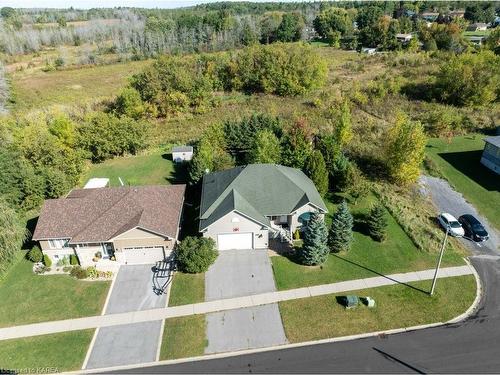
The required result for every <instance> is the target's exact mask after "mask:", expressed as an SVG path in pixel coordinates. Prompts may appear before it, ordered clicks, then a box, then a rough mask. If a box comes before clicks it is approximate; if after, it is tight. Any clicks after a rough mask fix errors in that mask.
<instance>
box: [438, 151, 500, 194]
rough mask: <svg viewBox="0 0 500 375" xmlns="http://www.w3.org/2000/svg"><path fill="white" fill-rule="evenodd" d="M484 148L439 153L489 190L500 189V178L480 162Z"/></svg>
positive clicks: (458, 169) (457, 168)
mask: <svg viewBox="0 0 500 375" xmlns="http://www.w3.org/2000/svg"><path fill="white" fill-rule="evenodd" d="M482 154H483V150H475V151H464V152H446V153H438V155H439V156H440V157H441V158H442V159H444V160H445V161H446V162H447V163H449V164H450V165H451V166H452V167H453V168H455V169H456V170H457V171H459V172H460V173H462V174H464V175H466V176H467V177H469V178H470V179H471V180H473V181H475V182H476V183H478V184H479V185H481V186H482V187H483V188H485V189H486V190H488V191H500V178H498V175H497V174H495V173H494V172H493V171H490V170H489V169H488V168H486V167H485V166H484V165H482V164H481V163H480V160H481V155H482Z"/></svg>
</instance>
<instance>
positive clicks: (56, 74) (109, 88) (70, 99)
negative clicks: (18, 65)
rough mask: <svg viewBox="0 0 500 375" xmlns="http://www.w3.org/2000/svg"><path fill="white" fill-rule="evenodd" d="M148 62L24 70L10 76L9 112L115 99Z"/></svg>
mask: <svg viewBox="0 0 500 375" xmlns="http://www.w3.org/2000/svg"><path fill="white" fill-rule="evenodd" d="M149 63H150V61H131V62H127V63H119V64H112V65H101V66H90V67H82V68H80V69H68V70H56V71H52V72H43V71H41V70H24V71H20V72H15V73H12V74H11V75H10V82H11V88H12V99H13V102H14V103H13V105H12V107H13V108H12V109H13V110H14V111H15V112H16V111H21V110H29V109H43V108H44V107H47V106H52V105H75V104H76V105H81V104H85V103H86V102H89V101H96V100H99V99H105V98H109V97H112V96H115V95H116V94H117V93H118V92H119V91H120V89H122V88H123V87H124V86H126V85H127V83H128V78H129V77H130V76H131V75H132V74H135V73H137V72H139V71H141V69H143V68H144V67H145V66H146V65H148V64H149Z"/></svg>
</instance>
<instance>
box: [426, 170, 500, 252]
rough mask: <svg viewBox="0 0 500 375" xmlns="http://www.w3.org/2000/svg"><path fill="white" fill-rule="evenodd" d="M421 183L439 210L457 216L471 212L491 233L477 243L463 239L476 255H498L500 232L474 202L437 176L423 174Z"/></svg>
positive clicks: (499, 250)
mask: <svg viewBox="0 0 500 375" xmlns="http://www.w3.org/2000/svg"><path fill="white" fill-rule="evenodd" d="M419 183H420V186H421V191H422V193H423V194H425V195H427V196H429V197H430V198H431V200H432V202H433V203H434V205H435V206H436V208H437V209H438V211H439V212H448V213H450V214H452V215H453V216H455V217H456V218H458V217H459V216H461V215H463V214H471V215H474V216H475V217H476V218H477V219H478V220H479V221H480V222H481V223H482V224H483V226H484V227H485V228H486V230H487V231H488V233H489V234H490V239H489V240H488V241H485V242H482V243H476V242H473V241H470V240H468V239H466V238H463V239H462V242H463V243H464V244H465V245H466V246H467V248H469V249H470V250H471V251H472V253H473V254H474V255H498V254H499V253H500V235H499V233H498V232H497V231H496V230H495V229H494V228H493V227H492V226H491V225H490V223H489V222H488V220H487V219H486V218H485V217H484V216H482V215H480V214H479V212H478V211H477V210H476V209H475V207H474V206H473V205H472V204H470V203H469V202H467V201H466V200H465V198H464V197H463V195H462V194H460V193H459V192H457V191H455V190H453V188H452V187H451V186H450V184H449V183H448V182H447V181H445V180H443V179H441V178H437V177H431V176H425V175H422V176H420V181H419ZM499 214H500V213H499Z"/></svg>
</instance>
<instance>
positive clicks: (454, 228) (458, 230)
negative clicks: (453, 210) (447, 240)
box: [438, 212, 465, 237]
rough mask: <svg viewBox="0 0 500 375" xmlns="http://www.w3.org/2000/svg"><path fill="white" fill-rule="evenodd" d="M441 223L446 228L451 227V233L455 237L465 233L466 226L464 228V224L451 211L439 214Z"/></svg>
mask: <svg viewBox="0 0 500 375" xmlns="http://www.w3.org/2000/svg"><path fill="white" fill-rule="evenodd" d="M438 221H439V224H440V225H441V226H442V227H443V228H444V230H446V228H449V230H450V235H452V236H453V237H463V235H464V234H465V232H464V228H462V224H460V223H459V222H458V220H457V219H455V218H454V217H453V216H452V215H450V214H449V213H446V212H443V213H441V214H439V216H438Z"/></svg>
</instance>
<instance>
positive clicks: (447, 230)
mask: <svg viewBox="0 0 500 375" xmlns="http://www.w3.org/2000/svg"><path fill="white" fill-rule="evenodd" d="M449 231H450V226H449V225H447V226H446V233H445V235H444V240H443V243H442V245H441V251H440V253H439V260H438V262H437V265H436V271H435V272H434V278H433V279H432V287H431V292H430V295H431V296H432V295H433V294H434V289H435V288H436V280H437V275H438V272H439V267H441V260H443V254H444V248H445V247H446V240H447V239H448V232H449Z"/></svg>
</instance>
